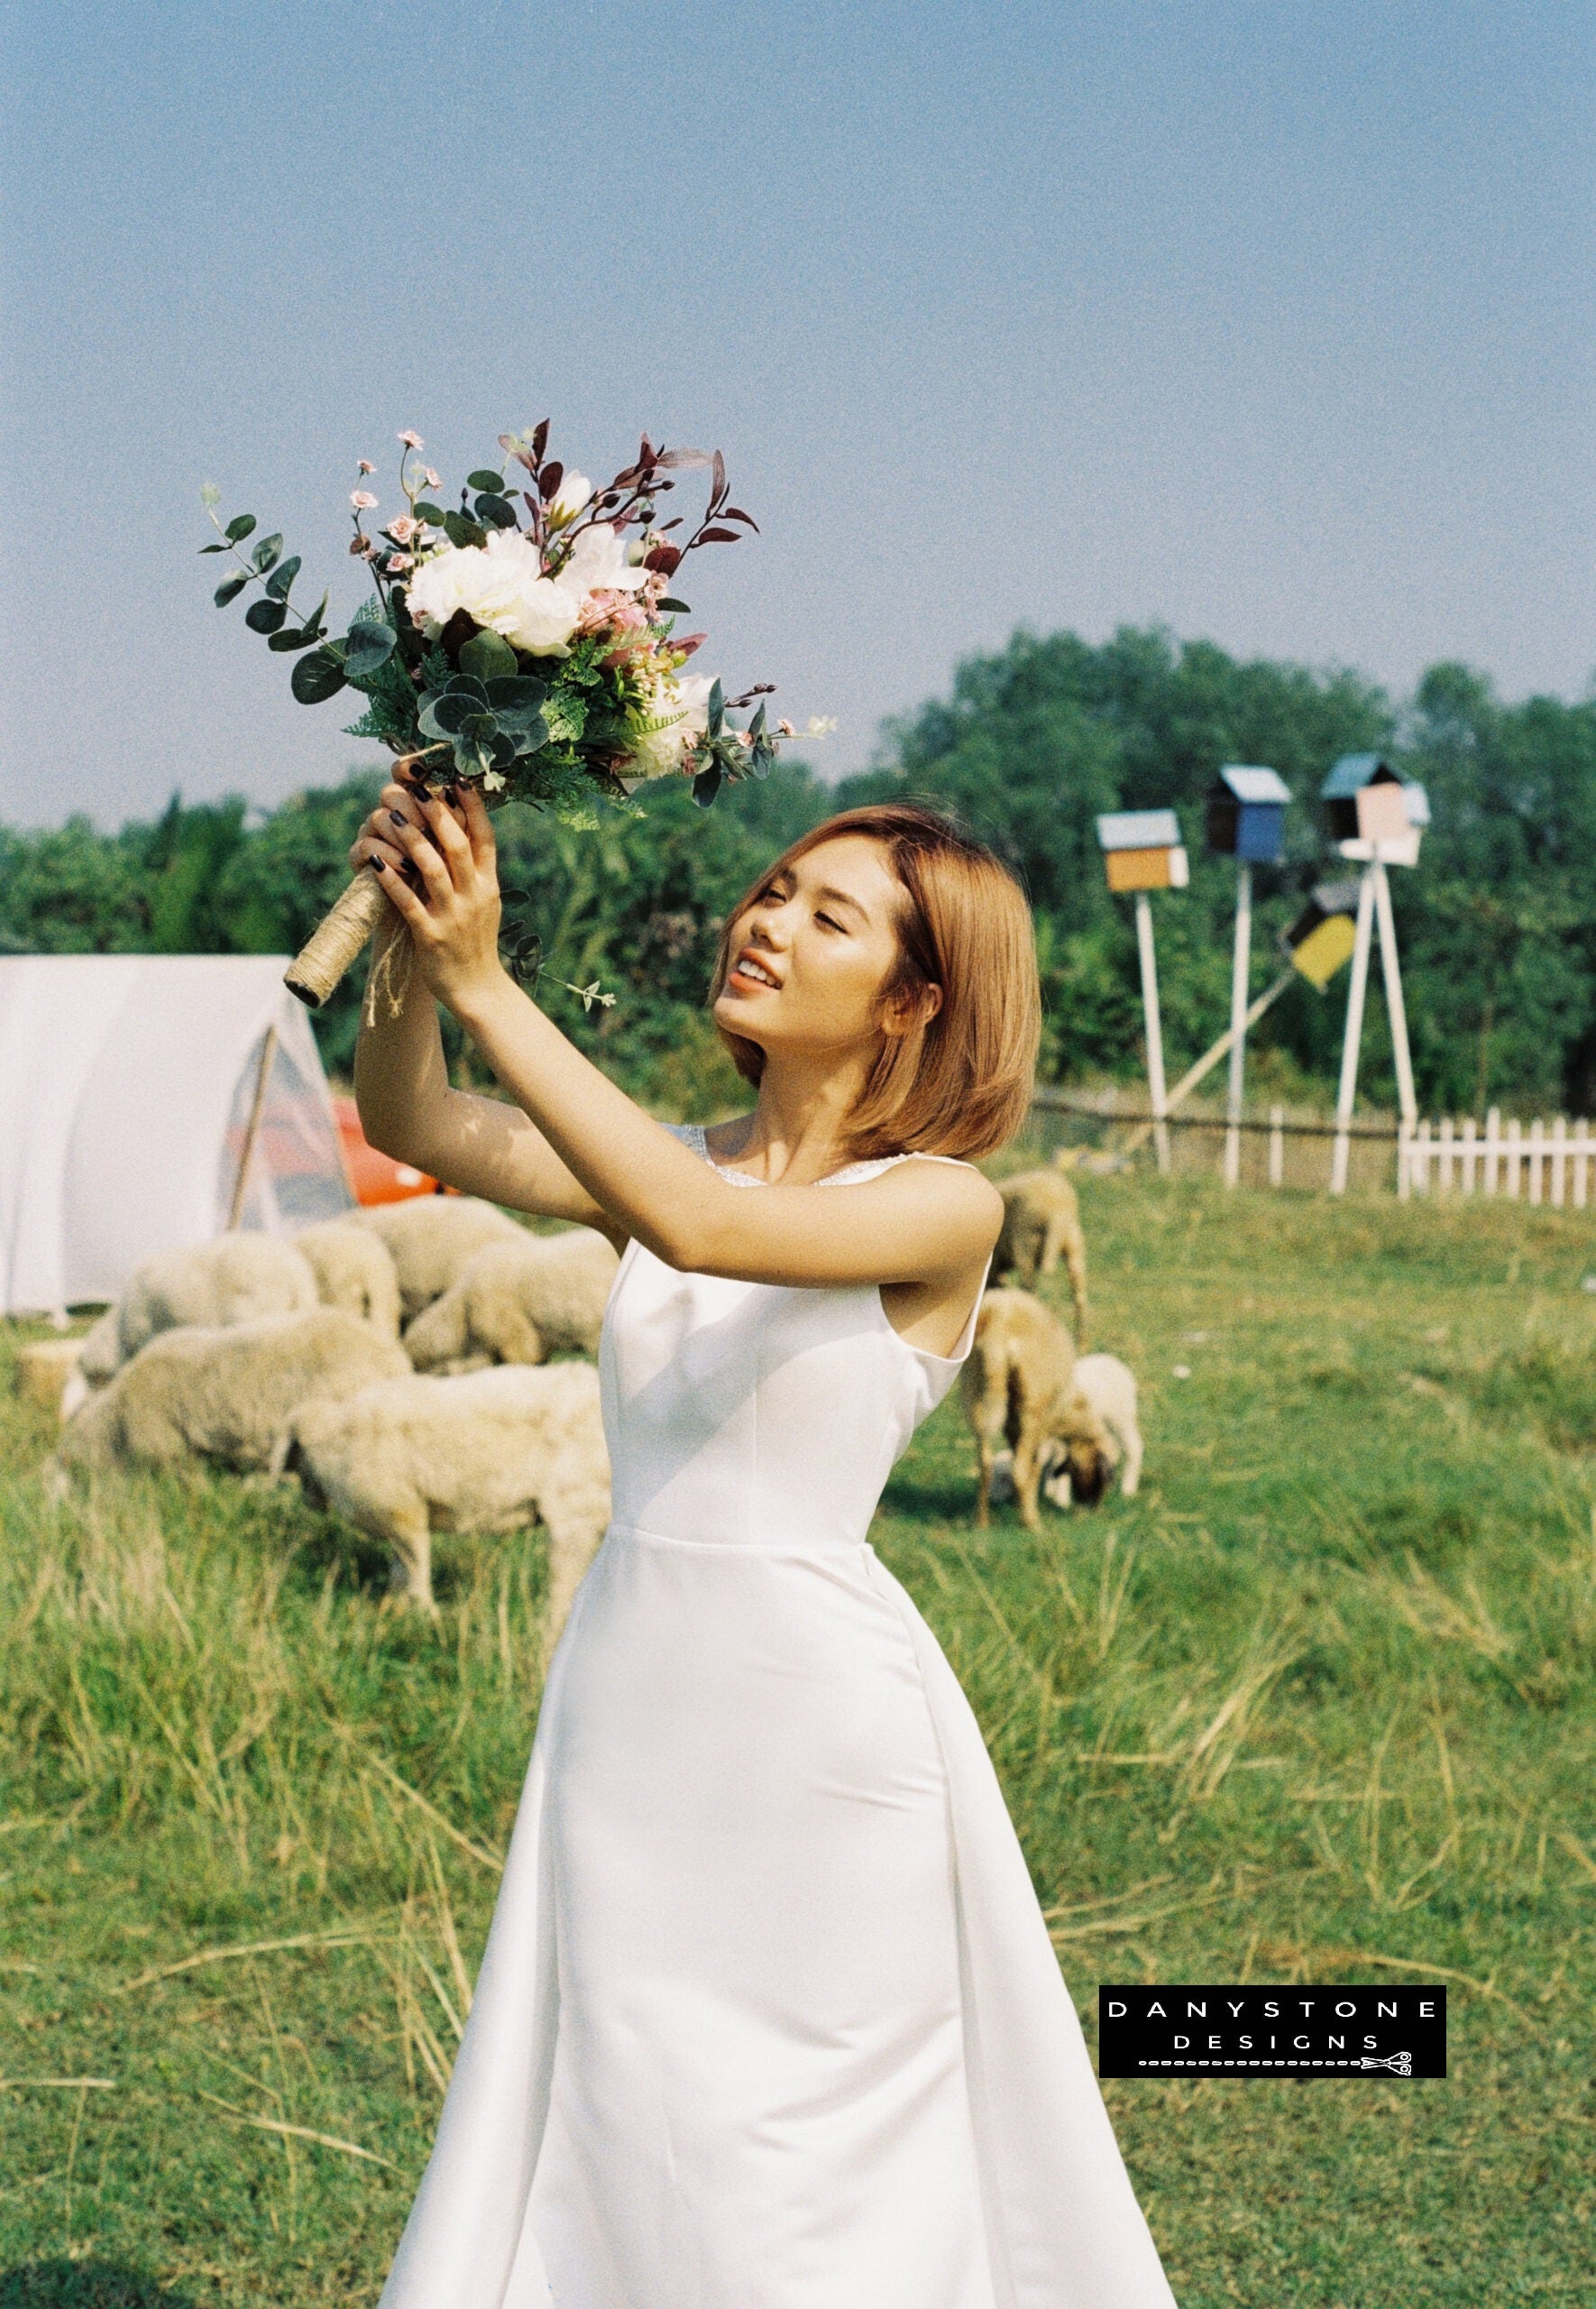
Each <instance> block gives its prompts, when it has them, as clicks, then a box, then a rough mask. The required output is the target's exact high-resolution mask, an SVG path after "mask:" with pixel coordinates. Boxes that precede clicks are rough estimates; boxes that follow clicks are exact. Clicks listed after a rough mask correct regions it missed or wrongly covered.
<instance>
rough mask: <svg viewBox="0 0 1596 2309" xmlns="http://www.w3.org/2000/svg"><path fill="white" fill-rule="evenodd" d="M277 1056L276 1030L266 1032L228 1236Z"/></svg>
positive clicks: (234, 1223)
mask: <svg viewBox="0 0 1596 2309" xmlns="http://www.w3.org/2000/svg"><path fill="white" fill-rule="evenodd" d="M276 1056H277V1027H276V1026H275V1025H272V1026H268V1027H267V1029H266V1039H265V1041H264V1042H263V1043H262V1044H261V1063H260V1066H259V1068H258V1069H257V1070H256V1073H255V1095H254V1097H253V1099H252V1100H251V1102H250V1118H249V1123H248V1126H247V1127H246V1128H245V1130H244V1134H243V1153H242V1154H241V1155H240V1156H239V1158H238V1176H237V1177H236V1178H235V1179H234V1182H233V1208H232V1210H229V1212H228V1213H227V1232H228V1233H229V1234H231V1233H232V1232H233V1230H234V1228H235V1227H236V1226H237V1224H238V1222H239V1219H240V1218H241V1217H242V1216H243V1196H244V1189H245V1187H246V1186H247V1185H248V1184H249V1176H250V1159H251V1157H252V1155H253V1154H254V1151H255V1140H256V1139H257V1138H258V1137H259V1136H260V1131H261V1112H262V1109H264V1107H265V1104H266V1082H267V1078H268V1076H269V1075H270V1074H271V1062H272V1060H273V1059H274V1058H275V1057H276Z"/></svg>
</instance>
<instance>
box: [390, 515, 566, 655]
mask: <svg viewBox="0 0 1596 2309" xmlns="http://www.w3.org/2000/svg"><path fill="white" fill-rule="evenodd" d="M408 599H409V605H410V614H411V615H412V617H415V618H417V619H418V620H419V621H421V623H422V624H423V625H424V626H425V627H427V629H428V630H432V631H437V630H441V629H442V628H443V627H444V626H445V625H447V624H448V622H449V620H450V619H451V618H452V617H453V616H454V612H456V610H463V611H464V612H465V613H466V615H467V617H469V618H471V619H472V620H473V621H474V622H475V623H476V624H478V625H480V626H482V627H485V628H486V629H487V630H488V631H490V632H492V633H501V634H503V636H504V638H505V639H506V640H507V641H511V642H513V643H514V644H515V646H516V648H517V649H525V650H526V651H527V654H528V655H529V656H531V657H535V658H560V657H564V654H565V644H566V643H567V642H568V641H569V640H570V639H571V636H572V634H573V632H574V631H575V630H576V617H577V610H578V607H579V604H577V603H573V600H572V599H571V596H570V594H569V593H567V592H566V590H565V589H564V586H562V585H558V584H555V581H554V579H553V578H551V577H546V576H545V575H543V563H542V559H541V557H540V556H539V554H538V551H537V547H536V546H535V545H534V544H533V543H532V540H531V539H530V538H527V537H523V536H522V534H521V532H520V531H519V530H518V529H495V530H494V532H493V534H492V536H491V538H489V539H488V542H487V544H486V545H485V546H480V545H467V546H445V547H443V549H442V550H441V551H440V552H438V553H435V554H430V555H429V556H428V557H427V559H426V560H425V561H424V562H423V563H422V565H421V566H420V567H419V569H417V572H416V575H415V576H414V577H413V578H412V580H411V582H410V591H409V595H408Z"/></svg>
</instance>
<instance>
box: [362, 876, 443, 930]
mask: <svg viewBox="0 0 1596 2309" xmlns="http://www.w3.org/2000/svg"><path fill="white" fill-rule="evenodd" d="M373 862H374V864H375V867H376V872H377V879H378V880H379V881H380V882H381V885H382V888H383V889H384V890H385V891H386V892H387V894H388V897H389V899H390V902H391V903H392V905H393V906H396V907H397V908H398V910H399V914H400V915H401V916H402V917H403V919H404V920H405V921H406V922H407V923H408V925H409V926H410V928H411V929H412V930H413V931H416V932H417V933H421V932H425V931H427V930H430V928H431V926H432V917H431V915H429V914H428V913H427V908H426V906H424V905H423V904H422V902H421V900H420V899H419V898H418V897H417V896H416V893H415V891H414V890H413V889H412V888H410V886H409V884H408V882H407V881H406V879H405V878H404V876H403V875H402V874H400V873H399V872H397V871H396V869H394V868H393V867H391V866H390V864H389V863H388V861H387V860H386V859H378V860H374V861H373Z"/></svg>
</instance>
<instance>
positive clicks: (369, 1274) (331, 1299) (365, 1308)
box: [294, 1219, 399, 1338]
mask: <svg viewBox="0 0 1596 2309" xmlns="http://www.w3.org/2000/svg"><path fill="white" fill-rule="evenodd" d="M294 1241H295V1243H296V1245H297V1246H298V1248H299V1249H300V1250H301V1251H302V1252H303V1253H304V1255H305V1256H306V1257H307V1259H308V1260H309V1262H310V1265H311V1268H312V1271H313V1272H314V1274H315V1275H316V1289H317V1291H318V1292H320V1294H321V1303H322V1305H323V1306H324V1307H344V1308H346V1309H347V1310H348V1311H349V1313H350V1314H352V1315H362V1316H363V1317H364V1318H365V1320H366V1321H367V1322H368V1323H371V1324H374V1325H375V1327H376V1329H378V1330H380V1331H381V1334H382V1336H383V1338H398V1337H399V1276H398V1274H396V1273H395V1271H394V1264H393V1254H392V1252H391V1251H390V1249H389V1247H388V1246H387V1244H386V1243H385V1242H384V1241H383V1240H382V1237H381V1235H374V1234H373V1233H372V1232H371V1228H369V1227H356V1226H353V1225H352V1224H351V1222H350V1220H349V1219H323V1220H322V1221H321V1222H320V1224H319V1225H318V1226H315V1227H301V1228H300V1229H299V1231H298V1234H297V1235H296V1236H295V1237H294Z"/></svg>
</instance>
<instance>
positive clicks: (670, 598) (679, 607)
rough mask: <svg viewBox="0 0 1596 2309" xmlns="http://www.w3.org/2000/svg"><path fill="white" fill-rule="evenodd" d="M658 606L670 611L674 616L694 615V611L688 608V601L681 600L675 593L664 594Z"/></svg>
mask: <svg viewBox="0 0 1596 2309" xmlns="http://www.w3.org/2000/svg"><path fill="white" fill-rule="evenodd" d="M656 607H658V608H660V609H662V610H666V611H668V612H670V614H671V616H672V617H691V616H692V615H693V612H692V611H691V610H690V609H689V608H688V606H687V604H686V603H685V602H679V601H678V600H677V599H676V597H675V595H674V593H665V594H662V595H661V597H660V600H659V602H658V603H657V604H656Z"/></svg>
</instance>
